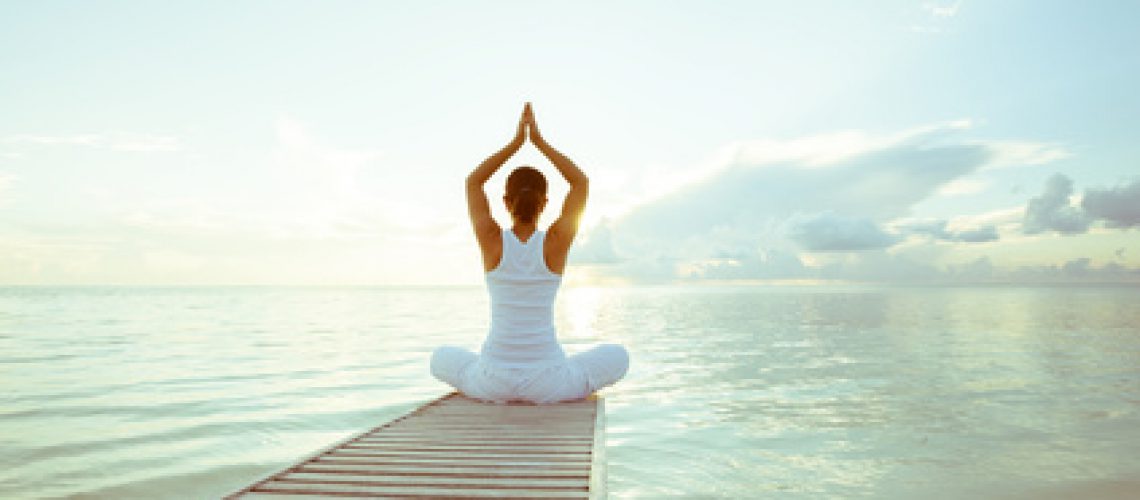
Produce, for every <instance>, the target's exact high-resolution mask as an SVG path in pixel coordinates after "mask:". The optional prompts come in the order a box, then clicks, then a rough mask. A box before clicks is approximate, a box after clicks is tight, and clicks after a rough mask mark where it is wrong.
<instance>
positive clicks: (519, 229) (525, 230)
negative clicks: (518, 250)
mask: <svg viewBox="0 0 1140 500" xmlns="http://www.w3.org/2000/svg"><path fill="white" fill-rule="evenodd" d="M537 230H538V224H536V223H534V222H531V223H525V222H518V221H515V224H514V226H512V227H511V231H512V232H514V233H515V236H517V237H518V238H519V241H522V242H524V243H525V242H527V241H528V240H530V237H531V236H532V235H534V232H535V231H537Z"/></svg>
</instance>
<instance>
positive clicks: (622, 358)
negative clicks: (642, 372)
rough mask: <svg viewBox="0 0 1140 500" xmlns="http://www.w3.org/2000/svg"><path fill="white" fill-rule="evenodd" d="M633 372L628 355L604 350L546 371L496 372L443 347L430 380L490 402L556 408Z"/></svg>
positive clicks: (436, 355)
mask: <svg viewBox="0 0 1140 500" xmlns="http://www.w3.org/2000/svg"><path fill="white" fill-rule="evenodd" d="M628 369H629V353H627V352H626V350H625V348H624V347H622V346H620V345H617V344H602V345H599V346H595V347H594V348H592V349H590V350H588V351H585V352H582V353H578V354H575V355H573V356H567V357H566V361H565V362H561V363H555V364H552V365H548V366H545V367H542V368H533V369H530V368H528V369H514V368H503V367H498V366H492V365H490V364H487V363H484V362H483V360H482V359H480V357H479V356H478V355H477V354H475V353H473V352H471V351H468V350H467V349H463V348H461V347H453V346H443V347H440V348H438V349H436V350H435V352H434V353H432V355H431V374H432V375H433V376H435V378H437V379H439V380H441V381H443V382H445V383H447V384H449V385H451V386H452V387H454V388H456V389H458V390H459V391H460V392H462V393H463V394H466V395H468V396H470V397H473V398H476V399H482V400H486V401H495V402H505V401H530V402H532V403H539V404H542V403H557V402H559V401H572V400H575V399H582V398H584V397H586V396H589V395H590V394H591V393H593V392H594V391H596V390H598V389H601V388H603V387H606V386H608V385H612V384H613V383H614V382H617V381H618V380H620V379H621V378H622V377H623V376H625V372H626V371H627V370H628Z"/></svg>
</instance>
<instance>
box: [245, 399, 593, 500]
mask: <svg viewBox="0 0 1140 500" xmlns="http://www.w3.org/2000/svg"><path fill="white" fill-rule="evenodd" d="M604 439H605V406H604V402H603V400H602V399H600V398H590V399H587V400H584V401H576V402H570V403H560V404H556V405H532V404H513V403H512V404H491V403H484V402H480V401H477V400H474V399H470V398H467V397H465V396H462V395H460V394H457V393H452V394H449V395H446V396H444V397H441V398H439V399H436V400H434V401H432V402H429V403H427V404H425V405H423V406H421V407H419V408H417V409H415V410H413V411H412V412H410V413H408V414H407V415H404V416H402V417H399V418H396V419H394V420H392V421H390V422H387V423H385V424H382V425H380V426H378V427H376V428H374V429H370V430H368V431H366V432H363V433H361V434H358V435H356V436H353V437H351V438H349V439H346V440H344V441H341V442H339V443H337V444H335V445H333V446H330V447H328V448H326V449H324V450H321V451H320V452H318V453H316V454H314V455H312V456H310V457H308V458H306V459H304V460H302V461H300V462H298V463H296V464H294V465H292V466H290V467H288V468H286V469H284V470H281V471H279V472H276V473H274V474H272V475H270V476H268V477H265V478H264V479H261V480H259V481H257V482H255V483H253V484H251V485H249V486H247V487H246V488H243V489H242V490H240V491H238V492H235V493H233V494H232V495H230V496H228V497H226V498H243V499H245V498H274V499H278V500H281V499H285V498H321V497H324V498H338V497H370V498H417V497H418V498H429V497H430V498H603V497H604V495H605V481H604V478H605V462H604V460H603V459H602V457H604V454H603V453H604V448H605V444H604Z"/></svg>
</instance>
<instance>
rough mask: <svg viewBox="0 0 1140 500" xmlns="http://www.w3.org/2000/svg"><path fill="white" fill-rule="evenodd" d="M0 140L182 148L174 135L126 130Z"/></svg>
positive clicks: (113, 147)
mask: <svg viewBox="0 0 1140 500" xmlns="http://www.w3.org/2000/svg"><path fill="white" fill-rule="evenodd" d="M0 142H4V143H6V144H25V145H35V146H77V147H89V148H97V149H106V150H111V151H124V152H159V151H180V150H182V144H181V142H180V141H179V140H178V139H177V138H174V137H169V136H158V135H150V134H136V133H126V132H105V133H96V134H73V135H34V134H17V135H9V136H6V137H3V138H0Z"/></svg>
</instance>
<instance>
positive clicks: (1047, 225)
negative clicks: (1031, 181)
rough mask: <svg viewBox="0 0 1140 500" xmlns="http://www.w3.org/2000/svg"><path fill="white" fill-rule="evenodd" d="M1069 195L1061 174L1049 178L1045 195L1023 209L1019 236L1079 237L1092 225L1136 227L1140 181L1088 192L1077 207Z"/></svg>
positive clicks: (1066, 179) (1067, 180) (1139, 214)
mask: <svg viewBox="0 0 1140 500" xmlns="http://www.w3.org/2000/svg"><path fill="white" fill-rule="evenodd" d="M1073 191H1074V190H1073V181H1072V179H1070V178H1069V177H1067V176H1065V175H1064V174H1054V175H1053V176H1051V177H1049V179H1048V180H1047V181H1046V182H1045V192H1044V193H1042V194H1041V195H1040V196H1036V197H1034V198H1032V199H1030V200H1029V203H1028V205H1027V206H1026V207H1025V217H1024V221H1023V226H1022V230H1023V232H1024V233H1025V234H1039V233H1044V232H1048V231H1056V232H1058V233H1061V234H1080V233H1084V232H1087V231H1088V229H1089V227H1090V226H1091V225H1092V224H1093V223H1096V222H1104V225H1105V226H1107V227H1110V228H1121V229H1127V228H1131V227H1134V226H1138V225H1140V179H1137V180H1133V181H1132V182H1130V183H1126V184H1123V185H1120V186H1116V187H1112V188H1103V189H1101V188H1088V189H1086V190H1085V192H1084V194H1083V195H1082V196H1081V200H1080V205H1074V204H1072V203H1071V200H1070V198H1072V196H1073Z"/></svg>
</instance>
